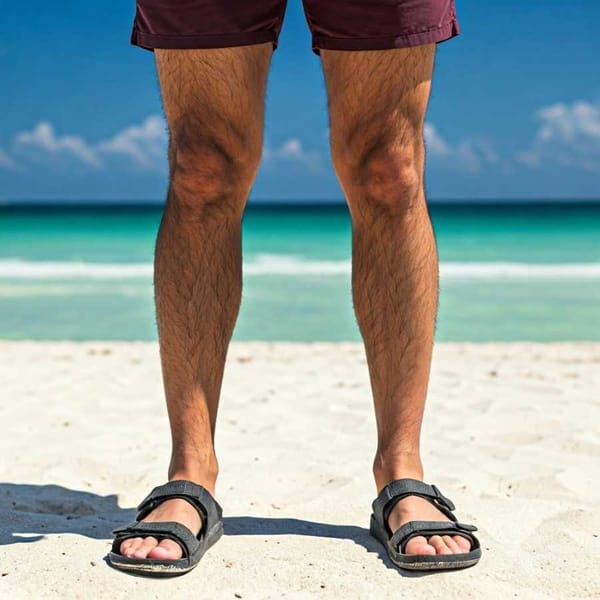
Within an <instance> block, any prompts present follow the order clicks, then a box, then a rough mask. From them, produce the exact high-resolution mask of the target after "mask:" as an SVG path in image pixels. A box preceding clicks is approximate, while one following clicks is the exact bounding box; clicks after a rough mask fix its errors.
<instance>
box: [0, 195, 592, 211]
mask: <svg viewBox="0 0 600 600" xmlns="http://www.w3.org/2000/svg"><path fill="white" fill-rule="evenodd" d="M164 204H165V200H158V199H143V200H141V199H140V200H138V199H134V198H121V199H110V198H95V199H86V200H75V199H58V198H49V199H39V198H18V199H16V198H14V199H12V198H4V199H2V198H0V210H1V209H5V208H19V207H24V208H82V209H84V208H86V209H87V208H161V207H163V206H164ZM427 204H428V205H474V206H481V205H488V206H489V205H491V206H494V205H527V204H536V205H542V204H552V205H558V204H569V205H576V204H586V205H590V204H591V205H593V204H600V197H579V198H577V197H576V198H571V197H555V198H546V197H532V198H517V197H506V198H503V197H496V198H431V199H428V200H427ZM342 206H344V207H345V206H346V201H345V200H344V199H343V198H323V199H319V200H315V199H305V200H301V199H286V200H274V199H267V198H253V199H251V200H249V201H248V203H247V205H246V207H247V208H250V209H251V208H277V207H280V208H283V207H289V208H339V207H342Z"/></svg>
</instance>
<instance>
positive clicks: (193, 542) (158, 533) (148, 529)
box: [113, 521, 200, 557]
mask: <svg viewBox="0 0 600 600" xmlns="http://www.w3.org/2000/svg"><path fill="white" fill-rule="evenodd" d="M113 533H114V534H115V539H114V541H113V552H117V553H120V547H121V544H122V543H123V542H124V541H125V540H127V539H129V538H133V537H148V536H152V537H155V538H156V539H157V540H159V541H161V540H165V539H167V540H173V541H174V542H176V543H177V544H179V545H180V546H181V549H182V551H183V555H184V556H185V557H190V556H191V555H192V554H193V553H194V552H195V551H196V549H197V548H198V545H199V543H200V542H199V541H198V538H197V537H196V536H195V535H194V534H193V533H192V532H191V531H190V530H189V529H188V528H187V527H185V525H182V524H181V523H177V522H175V521H160V522H156V523H140V522H139V521H136V522H134V523H131V524H130V525H128V526H127V527H119V528H118V529H115V530H114V531H113Z"/></svg>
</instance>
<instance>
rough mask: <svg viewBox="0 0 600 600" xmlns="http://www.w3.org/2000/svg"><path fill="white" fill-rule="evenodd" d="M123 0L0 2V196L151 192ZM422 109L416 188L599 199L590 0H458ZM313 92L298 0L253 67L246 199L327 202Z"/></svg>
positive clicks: (150, 102)
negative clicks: (257, 109) (250, 181)
mask: <svg viewBox="0 0 600 600" xmlns="http://www.w3.org/2000/svg"><path fill="white" fill-rule="evenodd" d="M133 12H134V2H133V0H130V1H129V2H125V1H123V0H120V1H118V2H117V1H112V2H111V1H109V0H94V2H80V1H75V0H63V1H62V2H52V3H49V2H45V1H41V0H28V2H12V3H5V4H4V6H3V7H2V18H1V19H0V71H1V75H2V77H1V81H2V88H3V89H2V93H0V115H1V118H0V199H2V198H4V199H69V200H90V199H112V200H115V199H136V200H143V199H148V200H158V199H160V198H162V197H163V195H164V191H165V187H166V177H165V173H166V168H165V160H164V144H165V131H164V127H165V126H164V121H163V119H162V111H161V106H160V102H159V95H158V87H157V82H156V76H155V72H154V65H153V57H152V54H151V53H149V52H146V51H143V50H140V49H137V48H134V47H132V46H129V43H128V42H129V33H130V28H131V20H132V16H133ZM458 14H459V20H460V23H461V27H462V31H463V33H462V35H461V36H460V37H458V38H456V39H454V40H451V41H449V42H447V43H445V44H442V45H440V46H439V50H438V54H437V64H436V73H435V77H434V84H433V94H432V99H431V103H430V108H429V113H428V117H427V129H426V139H427V143H428V166H427V176H426V179H427V189H428V193H429V196H430V198H432V199H436V198H438V199H443V198H500V197H506V198H556V197H568V198H578V197H595V196H600V68H599V66H598V57H599V56H600V35H599V34H598V30H597V28H598V25H597V24H598V23H599V22H600V2H597V0H588V1H571V2H559V1H557V0H556V1H549V0H528V1H527V2H523V1H522V0H514V1H513V0H497V1H491V0H490V1H486V2H481V0H462V1H461V0H458ZM325 106H326V104H325V93H324V85H323V78H322V74H321V69H320V62H319V60H318V58H317V57H316V56H315V55H314V54H313V53H312V52H311V50H310V35H309V32H308V29H307V26H306V24H305V21H304V15H303V13H302V8H301V4H300V1H299V0H289V2H288V10H287V14H286V19H285V22H284V28H283V32H282V35H281V38H280V46H279V48H278V50H277V51H276V52H275V55H274V59H273V68H272V71H271V76H270V80H269V92H268V106H267V127H266V133H265V141H266V150H265V155H264V158H263V163H262V166H261V170H260V173H259V176H258V179H257V181H256V184H255V186H254V190H253V193H252V197H253V198H260V199H270V200H285V199H309V200H316V199H334V198H341V197H342V195H341V192H340V190H339V187H338V185H337V183H336V181H335V177H334V176H333V173H332V170H331V163H330V159H329V155H328V142H327V115H326V111H325Z"/></svg>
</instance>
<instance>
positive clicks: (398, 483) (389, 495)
mask: <svg viewBox="0 0 600 600" xmlns="http://www.w3.org/2000/svg"><path fill="white" fill-rule="evenodd" d="M407 496H420V497H421V498H425V499H426V500H429V501H433V503H434V504H437V505H438V506H440V507H442V508H444V509H446V510H445V511H443V512H444V513H445V514H446V516H448V517H449V518H451V519H454V518H455V517H453V515H452V514H451V513H452V511H453V510H455V508H456V507H455V506H454V503H453V502H452V500H450V499H449V498H446V496H444V495H443V494H442V493H441V492H440V490H439V488H437V487H436V486H435V485H428V484H427V483H424V482H423V481H419V480H418V479H397V480H395V481H392V482H391V483H388V485H386V486H385V487H384V488H383V489H382V490H381V493H380V494H379V496H377V498H376V499H375V502H373V514H374V515H375V517H376V518H377V519H378V520H379V521H380V522H381V523H382V524H385V523H386V521H387V517H388V514H389V512H390V511H391V510H392V508H393V507H394V506H395V505H396V503H397V502H398V501H400V500H401V499H402V498H405V497H407ZM446 511H448V512H446Z"/></svg>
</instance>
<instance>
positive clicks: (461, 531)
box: [390, 521, 479, 552]
mask: <svg viewBox="0 0 600 600" xmlns="http://www.w3.org/2000/svg"><path fill="white" fill-rule="evenodd" d="M473 531H477V527H475V525H469V524H467V523H458V522H456V521H455V522H452V523H451V522H450V521H409V522H408V523H405V524H404V525H402V527H400V528H398V529H397V530H396V531H395V532H394V534H393V535H392V537H391V538H390V545H391V546H392V547H394V548H398V551H399V552H404V549H405V548H406V544H408V542H409V541H410V540H411V539H412V538H414V537H417V536H421V535H422V536H424V537H430V536H432V535H461V536H463V537H464V538H466V539H468V540H469V541H470V542H471V550H474V549H475V547H476V546H478V545H479V542H478V541H477V538H476V537H475V536H474V535H472V532H473Z"/></svg>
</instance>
